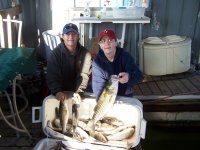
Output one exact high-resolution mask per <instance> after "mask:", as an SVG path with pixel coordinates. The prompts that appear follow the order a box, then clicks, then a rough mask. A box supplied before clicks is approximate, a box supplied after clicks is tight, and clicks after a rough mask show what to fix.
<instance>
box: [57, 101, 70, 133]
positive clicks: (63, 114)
mask: <svg viewBox="0 0 200 150" xmlns="http://www.w3.org/2000/svg"><path fill="white" fill-rule="evenodd" d="M59 118H60V125H61V127H62V133H65V132H66V128H67V123H68V119H69V109H68V106H67V103H66V100H64V101H60V104H59Z"/></svg>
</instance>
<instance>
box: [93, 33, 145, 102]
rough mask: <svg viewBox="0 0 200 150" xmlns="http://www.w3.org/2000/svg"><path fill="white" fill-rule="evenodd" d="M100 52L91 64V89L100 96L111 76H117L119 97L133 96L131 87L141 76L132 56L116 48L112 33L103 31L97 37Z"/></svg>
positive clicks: (115, 40)
mask: <svg viewBox="0 0 200 150" xmlns="http://www.w3.org/2000/svg"><path fill="white" fill-rule="evenodd" d="M98 40H99V46H100V50H99V52H98V54H97V56H96V58H95V59H94V61H93V63H92V89H93V92H94V94H95V96H96V97H97V99H98V97H99V96H100V93H101V92H102V90H103V88H104V86H105V83H106V81H107V80H108V79H109V78H110V76H111V75H118V76H119V87H118V93H117V95H119V96H133V87H134V85H136V84H137V83H138V82H139V81H140V80H142V79H143V75H142V73H141V71H140V70H139V68H138V67H137V65H136V64H135V63H134V59H133V58H132V56H131V55H130V54H129V53H127V52H125V51H124V50H123V49H122V48H119V47H118V46H117V38H116V35H115V33H114V31H112V30H109V29H105V30H103V31H101V32H100V33H99V35H98Z"/></svg>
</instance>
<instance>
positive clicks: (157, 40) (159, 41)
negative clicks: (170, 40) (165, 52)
mask: <svg viewBox="0 0 200 150" xmlns="http://www.w3.org/2000/svg"><path fill="white" fill-rule="evenodd" d="M143 41H144V43H148V44H165V42H164V41H163V40H162V39H161V38H159V37H148V38H146V39H144V40H143Z"/></svg>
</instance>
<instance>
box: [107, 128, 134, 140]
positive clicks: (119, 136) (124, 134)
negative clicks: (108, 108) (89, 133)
mask: <svg viewBox="0 0 200 150" xmlns="http://www.w3.org/2000/svg"><path fill="white" fill-rule="evenodd" d="M134 133H135V128H126V129H124V130H122V131H121V132H117V133H115V134H113V135H109V136H107V139H108V140H114V141H120V140H124V139H127V138H129V137H131V136H133V134H134Z"/></svg>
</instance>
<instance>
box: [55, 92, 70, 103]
mask: <svg viewBox="0 0 200 150" xmlns="http://www.w3.org/2000/svg"><path fill="white" fill-rule="evenodd" d="M66 98H67V96H66V95H65V93H63V92H58V93H56V99H57V100H60V101H64V100H65V99H66Z"/></svg>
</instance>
